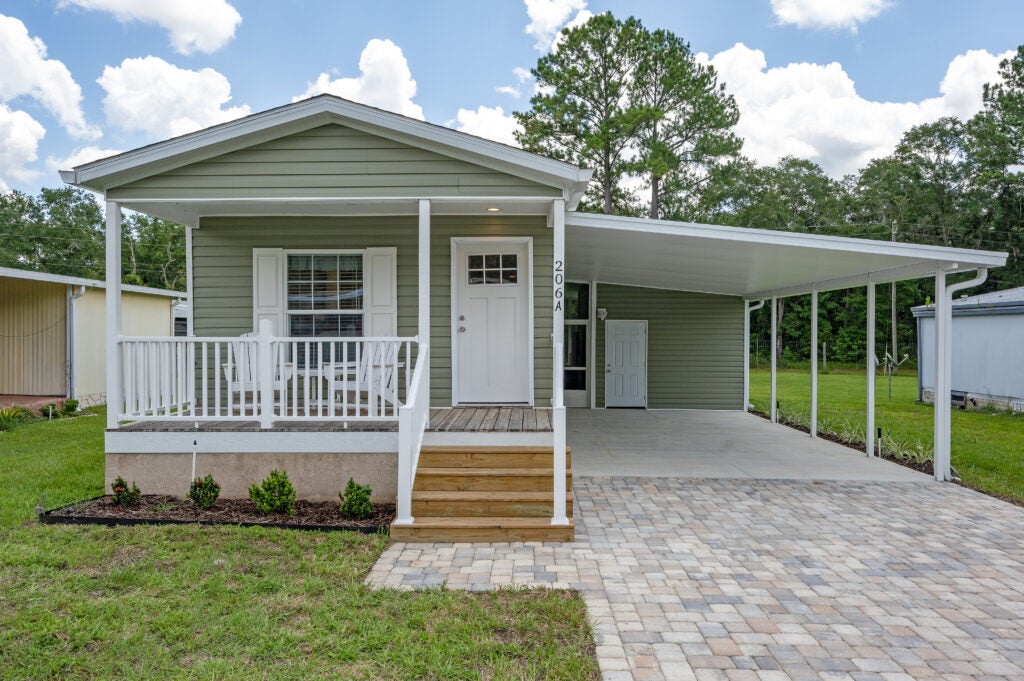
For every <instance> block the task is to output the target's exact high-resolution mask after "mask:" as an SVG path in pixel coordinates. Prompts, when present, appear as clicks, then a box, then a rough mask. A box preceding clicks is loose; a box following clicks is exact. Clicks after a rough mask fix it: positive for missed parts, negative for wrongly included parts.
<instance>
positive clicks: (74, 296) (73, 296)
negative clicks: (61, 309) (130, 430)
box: [67, 285, 85, 400]
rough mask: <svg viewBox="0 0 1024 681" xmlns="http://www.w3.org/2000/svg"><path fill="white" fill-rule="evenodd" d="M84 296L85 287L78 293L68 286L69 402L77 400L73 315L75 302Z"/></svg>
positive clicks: (74, 323) (75, 319) (76, 323)
mask: <svg viewBox="0 0 1024 681" xmlns="http://www.w3.org/2000/svg"><path fill="white" fill-rule="evenodd" d="M83 295H85V286H84V285H80V286H79V287H78V292H77V293H76V292H75V287H74V286H70V285H69V286H68V312H67V338H68V340H67V346H68V349H67V357H68V390H67V397H68V399H71V400H77V399H78V375H77V374H78V371H77V370H76V362H75V338H77V337H78V316H77V315H76V314H75V301H76V300H78V299H79V298H81V297H82V296H83Z"/></svg>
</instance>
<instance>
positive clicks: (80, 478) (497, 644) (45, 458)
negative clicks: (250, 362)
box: [0, 417, 598, 680]
mask: <svg viewBox="0 0 1024 681" xmlns="http://www.w3.org/2000/svg"><path fill="white" fill-rule="evenodd" d="M102 430H103V420H102V419H101V418H99V417H92V418H88V419H84V418H83V419H78V420H74V421H58V422H53V423H40V424H32V425H27V426H24V427H18V428H16V429H15V430H14V431H12V432H11V433H8V434H6V435H4V436H2V437H3V438H4V439H3V441H2V442H3V447H2V451H3V454H2V455H0V458H2V460H3V461H2V462H3V467H2V475H3V477H2V478H0V481H2V490H3V492H4V497H5V498H4V507H3V509H2V511H3V516H2V518H3V523H2V525H0V678H3V679H32V680H36V679H123V678H186V679H192V678H198V679H253V678H267V679H341V678H360V679H364V678H365V679H410V678H423V679H535V678H552V679H596V678H598V671H597V664H596V662H595V660H594V656H593V653H594V650H593V643H592V637H591V631H590V626H589V624H588V620H587V615H586V609H585V607H584V605H583V601H582V599H581V598H580V597H579V596H578V595H577V594H575V593H573V592H564V591H526V590H505V591H498V592H493V593H466V592H459V591H449V590H447V589H432V590H427V591H421V592H398V591H393V590H380V591H375V590H371V589H369V588H368V587H366V586H365V585H364V584H363V583H362V580H363V577H364V576H365V574H366V572H367V571H368V570H369V568H370V566H371V565H372V564H373V562H374V561H375V560H376V558H377V556H378V555H379V554H380V552H381V551H382V550H383V549H384V547H385V545H386V543H387V538H386V537H384V536H382V535H370V536H367V535H360V534H353V533H346V532H332V533H319V532H302V531H294V530H277V529H270V528H237V527H193V526H178V527H156V526H150V527H145V526H139V527H120V528H107V527H97V526H59V525H36V524H34V523H28V522H26V521H27V520H29V519H30V518H31V514H32V507H33V506H34V502H35V497H36V495H37V494H38V493H39V492H40V491H46V493H47V499H48V500H50V499H53V502H54V503H61V502H65V501H72V500H75V499H80V498H84V497H89V496H94V495H96V494H99V493H100V487H101V484H102ZM65 471H66V472H65ZM143 491H145V490H143Z"/></svg>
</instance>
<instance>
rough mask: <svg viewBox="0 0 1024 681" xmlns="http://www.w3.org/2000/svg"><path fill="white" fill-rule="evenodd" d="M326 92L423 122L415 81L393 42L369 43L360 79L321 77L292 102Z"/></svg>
mask: <svg viewBox="0 0 1024 681" xmlns="http://www.w3.org/2000/svg"><path fill="white" fill-rule="evenodd" d="M325 92H326V93H329V94H332V95H337V96H339V97H344V98H345V99H350V100H352V101H354V102H360V103H362V104H367V105H369V106H375V107H377V108H378V109H386V110H388V111H394V112H395V113H399V114H402V115H403V116H408V117H410V118H418V119H419V120H423V118H424V117H423V109H422V108H421V107H420V105H419V104H417V103H416V102H414V101H412V100H413V97H415V96H416V81H415V80H413V77H412V71H410V70H409V62H408V61H406V59H405V54H404V53H403V52H402V48H400V47H399V46H398V45H395V44H394V43H393V42H391V41H390V40H381V39H380V38H373V39H372V40H370V41H369V42H368V43H366V47H365V48H363V52H362V54H360V55H359V75H358V76H355V77H352V78H337V79H335V80H331V77H330V75H328V74H326V73H321V74H320V75H319V76H317V79H316V80H315V81H314V82H312V83H310V84H309V86H308V87H307V88H306V90H305V92H303V93H302V94H300V95H298V96H296V97H293V98H292V101H293V102H297V101H299V100H300V99H306V98H308V97H313V96H315V95H319V94H322V93H325Z"/></svg>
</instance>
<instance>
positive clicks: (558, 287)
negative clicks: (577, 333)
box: [551, 199, 569, 525]
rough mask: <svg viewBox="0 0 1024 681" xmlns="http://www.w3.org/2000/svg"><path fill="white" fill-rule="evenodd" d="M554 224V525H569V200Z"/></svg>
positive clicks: (558, 204) (559, 206) (554, 214)
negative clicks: (566, 398)
mask: <svg viewBox="0 0 1024 681" xmlns="http://www.w3.org/2000/svg"><path fill="white" fill-rule="evenodd" d="M551 226H552V228H553V230H554V235H553V236H554V249H553V250H554V257H553V260H554V262H553V263H552V265H553V268H554V270H553V272H552V276H553V282H552V283H553V288H554V291H553V299H552V305H553V309H552V320H551V322H552V324H551V329H552V338H551V340H552V343H551V352H552V353H553V357H552V359H553V361H552V362H551V366H552V369H553V371H552V386H551V388H552V395H551V422H552V427H553V430H554V433H553V435H554V442H553V445H554V455H553V457H554V461H553V468H554V470H553V475H552V478H553V483H554V492H553V497H552V499H553V501H554V504H553V509H552V514H551V524H552V525H568V524H569V518H568V515H567V514H566V490H565V483H566V480H565V479H566V472H565V469H566V465H565V446H566V443H565V401H564V394H563V393H564V391H563V387H564V386H563V380H564V374H565V372H564V371H563V370H562V360H563V357H562V346H563V343H564V338H565V201H564V200H562V199H555V200H554V201H552V202H551Z"/></svg>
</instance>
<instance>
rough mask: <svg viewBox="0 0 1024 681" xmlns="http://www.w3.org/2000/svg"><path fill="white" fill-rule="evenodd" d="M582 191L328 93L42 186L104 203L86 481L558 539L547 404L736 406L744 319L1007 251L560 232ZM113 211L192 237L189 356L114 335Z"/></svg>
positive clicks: (573, 226)
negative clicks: (194, 484)
mask: <svg viewBox="0 0 1024 681" xmlns="http://www.w3.org/2000/svg"><path fill="white" fill-rule="evenodd" d="M591 174H592V171H590V170H588V169H581V168H578V167H576V166H573V165H571V164H567V163H562V162H559V161H555V160H552V159H548V158H545V157H542V156H538V155H535V154H531V153H528V152H525V151H522V150H520V149H516V148H513V147H508V146H505V145H502V144H498V143H495V142H491V141H488V140H484V139H480V138H476V137H473V136H470V135H466V134H463V133H459V132H456V131H453V130H451V129H448V128H444V127H440V126H435V125H430V124H427V123H423V122H421V121H417V120H412V119H409V118H405V117H403V116H399V115H397V114H393V113H389V112H386V111H381V110H378V109H374V108H371V107H367V106H363V105H359V104H354V103H352V102H348V101H345V100H342V99H339V98H336V97H333V96H330V95H321V96H318V97H314V98H312V99H308V100H304V101H300V102H296V103H294V104H290V105H287V106H283V107H280V108H277V109H273V110H270V111H266V112H263V113H259V114H254V115H252V116H248V117H246V118H243V119H240V120H237V121H233V122H230V123H225V124H223V125H218V126H215V127H212V128H209V129H206V130H202V131H199V132H196V133H192V134H189V135H184V136H182V137H177V138H174V139H170V140H167V141H165V142H160V143H158V144H154V145H150V146H148V147H143V148H141V149H137V150H134V151H130V152H126V153H124V154H120V155H118V156H114V157H111V158H108V159H103V160H100V161H96V162H93V163H89V164H86V165H83V166H80V167H78V168H75V169H74V170H72V171H66V172H64V173H62V176H63V178H64V180H65V181H66V182H68V183H69V184H72V185H75V186H79V187H86V188H89V189H92V190H94V191H99V192H102V193H104V195H105V197H106V200H107V225H108V226H107V238H108V242H107V243H108V252H107V257H108V262H109V263H111V265H108V268H107V269H108V271H109V272H111V273H112V275H113V276H112V277H111V278H110V280H109V282H108V289H107V290H108V300H107V305H108V310H109V311H110V312H111V314H110V315H109V316H108V338H109V339H110V345H109V348H108V352H109V353H110V357H111V361H110V362H109V363H108V376H107V381H108V385H109V386H110V390H111V391H112V392H114V393H116V394H119V395H121V396H122V400H121V401H120V402H119V403H118V404H117V405H116V408H111V409H110V410H109V412H108V420H109V423H108V433H107V440H106V442H107V476H108V478H110V477H112V476H114V475H118V474H121V475H124V476H125V477H127V478H129V479H132V478H134V479H136V480H138V482H139V484H140V485H141V487H142V488H143V490H144V491H147V492H161V493H173V494H180V493H182V491H183V490H184V489H185V486H186V485H187V482H188V475H189V470H190V466H189V462H190V460H191V455H192V452H193V451H194V450H195V451H197V452H198V458H199V461H200V470H202V471H208V472H212V473H213V474H214V475H215V476H217V478H218V480H220V482H221V483H222V484H223V489H224V492H225V494H227V495H233V496H241V495H244V494H245V490H246V488H247V485H248V484H249V483H251V482H254V481H258V480H259V478H261V477H263V476H264V475H265V474H266V473H267V471H269V470H270V469H271V468H274V467H283V468H286V469H287V471H288V472H289V474H290V475H291V476H292V478H293V479H294V480H295V482H296V487H297V488H298V489H299V492H300V494H301V495H302V496H305V497H308V498H325V499H330V498H336V494H337V491H338V490H339V489H340V488H341V487H343V486H344V484H345V482H346V481H347V480H348V478H349V477H350V476H352V477H355V478H356V479H357V480H358V481H360V482H369V483H370V484H372V486H373V489H374V495H375V497H376V498H378V499H397V503H398V517H397V519H396V521H395V525H394V527H393V534H392V536H394V537H401V538H414V539H415V538H419V539H430V538H436V539H487V538H503V539H567V538H570V537H571V536H572V527H573V526H572V520H571V515H572V503H571V502H572V498H571V462H570V461H569V457H568V456H567V452H566V448H565V438H566V432H565V406H566V405H567V404H569V405H573V406H579V407H590V408H616V407H620V408H641V409H642V408H650V409H690V408H693V409H719V410H737V411H742V410H744V408H745V405H746V403H747V395H746V389H747V380H746V366H747V364H746V361H745V357H746V343H745V339H746V336H747V328H748V327H747V325H748V319H747V310H748V307H749V302H750V301H757V300H762V299H765V298H771V297H774V296H789V295H801V294H813V293H814V292H816V291H820V290H829V289H835V288H844V287H851V286H865V285H866V286H868V288H869V290H870V291H871V292H873V287H874V284H876V283H882V282H888V281H893V280H900V279H907V278H914V277H922V276H935V277H936V286H937V289H938V290H939V291H940V293H941V292H942V291H944V290H945V289H944V287H945V276H946V272H948V271H971V270H984V268H986V267H990V266H999V265H1002V264H1003V263H1004V262H1005V259H1006V256H1005V254H1000V253H990V252H981V251H968V250H961V249H945V248H933V247H927V246H916V245H911V244H899V243H886V242H876V241H865V240H856V239H843V238H837V237H828V236H817V235H809V234H796V233H785V232H773V231H766V230H750V229H741V228H735V227H721V226H712V225H696V224H687V223H676V222H669V221H659V220H646V219H638V218H622V217H614V216H608V215H591V214H583V213H577V212H575V211H574V209H575V208H576V206H577V204H578V202H579V200H580V198H581V196H582V194H583V192H584V190H585V188H586V187H587V184H588V182H589V181H590V177H591ZM122 207H126V208H130V209H132V210H136V211H140V212H143V213H147V214H149V215H153V216H157V217H161V218H164V219H168V220H173V221H176V222H180V223H182V224H185V225H187V226H188V227H189V231H188V238H187V243H188V246H187V249H188V290H189V293H190V294H191V305H190V314H191V316H192V319H191V333H192V335H190V336H189V337H187V338H177V339H176V338H173V337H168V338H166V339H162V340H161V341H160V342H157V343H153V342H149V341H144V340H141V339H135V338H132V337H130V334H125V330H124V329H123V328H122V327H121V326H120V324H119V322H118V316H117V314H116V312H117V310H118V309H119V306H120V304H121V303H120V296H119V291H120V287H119V281H118V279H117V276H116V273H117V272H119V268H118V267H116V266H112V265H115V264H116V263H118V262H119V260H120V252H119V245H120V237H119V231H120V225H121V220H120V211H121V208H122ZM815 295H816V294H815ZM942 295H945V294H944V293H942ZM872 300H873V298H872ZM869 332H873V329H869ZM940 354H941V353H940ZM154 386H157V387H156V388H154ZM936 423H937V429H939V430H941V428H942V425H943V424H944V423H945V421H943V416H942V414H941V413H938V414H937V417H936ZM869 430H870V423H869ZM946 432H947V433H948V425H947V426H946ZM460 447H461V448H462V449H460ZM467 447H468V448H469V449H465V448H467ZM940 448H941V441H940ZM942 461H943V459H942V458H941V455H940V458H939V462H940V463H939V466H938V467H937V470H938V471H939V473H938V474H939V475H943V473H942V471H944V470H947V469H948V464H947V465H946V466H945V467H944V466H943V464H942ZM623 472H624V473H628V471H623ZM567 492H570V493H567ZM481 516H483V517H481Z"/></svg>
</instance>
